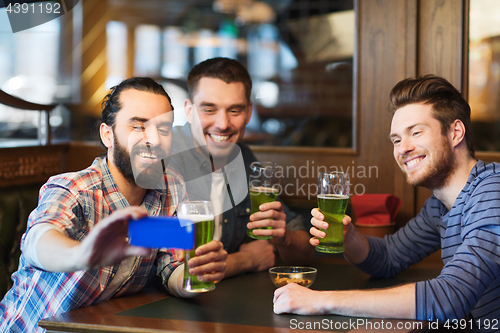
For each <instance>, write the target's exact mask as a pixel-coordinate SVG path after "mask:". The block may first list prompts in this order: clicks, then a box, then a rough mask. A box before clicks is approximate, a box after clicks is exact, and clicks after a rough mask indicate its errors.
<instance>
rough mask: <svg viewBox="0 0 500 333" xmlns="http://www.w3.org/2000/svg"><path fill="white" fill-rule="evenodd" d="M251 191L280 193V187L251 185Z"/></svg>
mask: <svg viewBox="0 0 500 333" xmlns="http://www.w3.org/2000/svg"><path fill="white" fill-rule="evenodd" d="M250 192H259V193H261V192H264V193H278V192H279V189H277V188H274V187H264V186H259V187H251V188H250Z"/></svg>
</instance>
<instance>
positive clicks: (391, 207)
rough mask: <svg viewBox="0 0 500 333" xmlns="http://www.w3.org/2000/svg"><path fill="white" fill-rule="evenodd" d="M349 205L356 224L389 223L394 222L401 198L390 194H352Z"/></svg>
mask: <svg viewBox="0 0 500 333" xmlns="http://www.w3.org/2000/svg"><path fill="white" fill-rule="evenodd" d="M351 205H352V210H353V211H354V215H356V223H357V224H361V225H389V224H391V223H392V222H394V218H395V217H396V213H397V212H398V209H399V207H400V206H401V199H399V198H398V197H396V196H394V195H392V194H363V195H354V196H352V197H351Z"/></svg>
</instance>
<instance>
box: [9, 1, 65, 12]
mask: <svg viewBox="0 0 500 333" xmlns="http://www.w3.org/2000/svg"><path fill="white" fill-rule="evenodd" d="M6 11H7V13H9V14H11V13H14V14H19V13H23V14H27V13H33V14H38V13H40V14H61V4H60V3H57V2H56V3H53V4H52V3H50V2H46V3H30V4H28V3H23V4H20V3H15V4H11V3H9V5H8V6H7V8H6Z"/></svg>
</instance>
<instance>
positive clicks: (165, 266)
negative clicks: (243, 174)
mask: <svg viewBox="0 0 500 333" xmlns="http://www.w3.org/2000/svg"><path fill="white" fill-rule="evenodd" d="M104 101H105V102H104V103H103V112H102V123H101V126H100V135H101V140H102V142H103V144H104V145H105V146H106V148H107V157H105V158H97V159H96V160H95V161H94V163H93V164H92V165H91V166H90V167H88V168H87V169H85V170H82V171H79V172H72V173H66V174H62V175H58V176H54V177H51V178H50V179H49V181H48V182H47V183H46V184H45V185H44V186H43V187H42V188H41V190H40V196H39V204H38V207H37V208H36V209H35V210H34V211H33V212H32V213H31V215H30V216H29V219H28V228H27V231H26V233H25V234H24V235H23V238H22V242H21V249H22V254H21V257H20V262H19V268H18V271H17V272H15V273H14V274H13V275H12V278H13V281H14V285H13V287H12V288H11V290H10V291H9V292H8V293H7V294H6V295H5V297H4V299H3V300H2V302H1V303H0V332H43V331H44V330H43V329H42V328H40V327H38V325H37V323H38V321H39V320H40V319H42V318H44V317H49V316H53V315H56V314H59V313H63V312H67V311H69V310H72V309H76V308H80V307H83V306H87V305H90V304H93V303H96V302H100V301H102V300H106V299H109V298H112V297H115V296H120V295H126V294H131V293H135V292H138V291H139V290H141V289H142V288H143V287H144V285H145V284H146V281H147V279H148V276H149V275H150V272H151V270H152V269H153V267H154V266H155V265H156V267H157V272H156V274H157V275H158V276H160V277H161V280H162V283H163V285H164V286H165V287H166V288H167V290H168V291H169V292H170V293H171V294H173V295H176V296H184V297H188V296H192V295H193V294H188V293H186V292H184V291H182V288H181V285H182V271H183V265H182V264H181V263H179V261H178V260H177V257H176V255H175V252H174V251H173V250H166V249H154V250H151V249H146V248H141V247H134V246H131V245H129V244H128V243H127V221H128V220H129V219H138V218H141V217H144V216H146V215H173V213H174V212H175V210H176V207H177V205H178V204H179V203H180V202H182V201H184V200H187V197H186V191H185V186H184V182H183V180H182V178H181V177H180V176H179V175H178V174H177V173H176V172H175V171H173V170H171V169H169V168H165V165H166V164H167V163H165V161H167V160H168V159H167V157H168V155H169V153H170V146H171V141H172V133H171V129H172V122H173V112H172V105H171V101H170V97H169V96H168V95H167V93H166V92H165V90H164V89H163V88H162V86H161V85H159V84H157V83H156V82H155V81H154V80H152V79H150V78H132V79H128V80H125V81H123V82H122V83H120V84H119V85H118V86H116V87H114V88H113V90H112V91H111V92H110V94H108V95H107V96H106V98H105V100H104ZM158 170H160V172H158ZM151 188H155V189H151ZM196 251H197V257H196V258H193V259H191V260H190V261H189V267H190V273H192V274H196V275H199V279H200V280H204V281H217V280H221V279H222V278H223V277H224V272H225V267H226V263H225V260H226V258H227V253H226V251H224V250H223V248H222V243H220V242H218V241H212V242H210V243H208V244H205V245H203V246H201V247H199V248H198V249H197V250H196Z"/></svg>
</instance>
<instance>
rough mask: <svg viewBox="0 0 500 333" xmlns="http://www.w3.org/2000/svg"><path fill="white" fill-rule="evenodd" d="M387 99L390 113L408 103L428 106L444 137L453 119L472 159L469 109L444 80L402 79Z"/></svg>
mask: <svg viewBox="0 0 500 333" xmlns="http://www.w3.org/2000/svg"><path fill="white" fill-rule="evenodd" d="M389 99H390V101H389V111H391V112H392V113H393V114H394V113H395V112H396V111H397V110H398V109H400V108H402V107H404V106H406V105H408V104H417V103H423V104H431V105H432V110H433V112H432V114H433V116H434V118H436V119H437V120H438V121H439V122H440V123H441V132H442V134H443V135H445V134H446V133H447V132H448V130H449V128H450V125H451V124H452V123H453V122H454V121H455V120H456V119H458V120H460V121H461V122H462V123H463V124H464V126H465V142H466V144H467V149H468V151H469V155H470V156H471V157H472V158H474V156H475V151H474V140H473V136H472V121H471V117H470V106H469V104H468V103H467V101H466V100H465V99H464V98H463V96H462V94H460V92H459V91H458V90H457V89H456V88H455V87H454V86H453V85H452V84H451V83H450V82H448V81H447V80H446V79H444V78H442V77H439V76H435V75H432V74H429V75H424V76H420V77H418V78H408V79H404V80H402V81H400V82H398V83H397V84H396V85H395V86H394V88H392V90H391V93H390V97H389Z"/></svg>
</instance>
